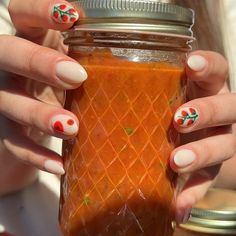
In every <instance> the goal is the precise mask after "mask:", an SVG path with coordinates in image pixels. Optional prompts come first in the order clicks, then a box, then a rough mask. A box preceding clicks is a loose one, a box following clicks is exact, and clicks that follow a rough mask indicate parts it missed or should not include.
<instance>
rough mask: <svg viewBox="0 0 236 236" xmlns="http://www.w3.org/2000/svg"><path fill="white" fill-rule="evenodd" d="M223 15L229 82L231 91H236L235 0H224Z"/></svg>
mask: <svg viewBox="0 0 236 236" xmlns="http://www.w3.org/2000/svg"><path fill="white" fill-rule="evenodd" d="M222 2H223V3H224V8H225V12H224V17H225V22H223V25H222V28H223V30H224V31H225V32H224V36H225V39H224V42H225V43H224V45H225V50H226V54H227V57H228V61H229V66H230V80H231V81H230V83H231V88H232V91H234V92H235V91H236V1H235V0H224V1H222Z"/></svg>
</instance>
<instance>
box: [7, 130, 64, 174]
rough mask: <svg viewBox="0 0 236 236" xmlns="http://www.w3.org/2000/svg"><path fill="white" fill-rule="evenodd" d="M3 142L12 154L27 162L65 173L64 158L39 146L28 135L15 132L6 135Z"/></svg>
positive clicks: (56, 172) (43, 168)
mask: <svg viewBox="0 0 236 236" xmlns="http://www.w3.org/2000/svg"><path fill="white" fill-rule="evenodd" d="M3 144H4V145H5V147H6V149H7V150H8V151H9V152H10V153H11V154H13V155H14V156H15V157H16V158H17V159H18V160H20V161H23V162H24V163H26V164H29V165H33V166H35V167H37V168H38V169H41V170H43V171H47V172H50V173H53V174H58V175H63V174H64V173H65V171H64V169H63V164H62V159H61V157H60V156H59V155H58V154H57V153H55V152H53V151H51V150H49V149H47V148H45V147H42V146H39V145H38V144H36V143H34V142H33V141H32V140H31V139H29V138H28V137H26V136H23V135H20V134H18V133H15V134H14V135H10V136H7V137H5V138H4V139H3Z"/></svg>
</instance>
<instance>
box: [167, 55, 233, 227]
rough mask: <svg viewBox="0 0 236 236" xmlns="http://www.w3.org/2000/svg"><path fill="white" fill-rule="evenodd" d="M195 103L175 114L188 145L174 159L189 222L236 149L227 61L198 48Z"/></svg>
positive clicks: (193, 68) (181, 206)
mask: <svg viewBox="0 0 236 236" xmlns="http://www.w3.org/2000/svg"><path fill="white" fill-rule="evenodd" d="M187 64H188V65H187V68H186V71H187V75H188V78H189V81H188V88H187V97H188V100H189V102H188V103H186V104H184V105H183V106H181V107H180V108H179V109H178V111H177V112H176V114H175V118H174V125H175V127H176V129H177V130H178V131H179V132H180V133H183V134H184V135H183V139H184V143H185V144H184V145H183V146H180V147H178V148H177V149H175V150H174V151H173V153H172V155H171V158H170V165H171V167H172V169H173V170H174V171H175V172H177V173H179V175H180V183H179V185H180V186H179V193H178V196H177V205H176V207H177V208H176V213H177V215H176V217H177V222H178V223H182V222H186V220H187V219H188V217H189V214H190V210H191V208H192V206H193V205H194V204H195V203H196V202H197V201H198V200H200V199H201V198H202V197H203V196H204V195H205V193H206V192H207V190H208V189H209V187H211V186H213V185H214V184H215V183H216V182H217V181H218V179H217V178H218V176H219V175H220V172H221V166H222V163H223V162H225V161H227V160H228V159H230V158H231V157H233V155H234V153H235V152H236V135H235V134H234V132H233V131H232V124H233V123H235V122H236V106H235V104H236V95H235V94H232V93H229V89H228V86H227V83H226V79H227V77H228V66H227V62H226V60H225V59H224V58H223V57H222V56H221V55H219V54H217V53H214V52H204V51H197V52H194V53H192V54H191V55H190V56H189V58H188V63H187Z"/></svg>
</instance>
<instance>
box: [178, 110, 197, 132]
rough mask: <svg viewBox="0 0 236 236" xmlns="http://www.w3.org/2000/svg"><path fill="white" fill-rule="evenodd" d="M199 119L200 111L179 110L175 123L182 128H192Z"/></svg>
mask: <svg viewBox="0 0 236 236" xmlns="http://www.w3.org/2000/svg"><path fill="white" fill-rule="evenodd" d="M198 119H199V113H198V111H197V110H196V109H195V108H193V107H184V108H181V109H179V110H178V111H177V112H176V113H175V116H174V121H175V123H176V124H177V125H178V126H180V127H185V128H186V127H190V126H192V125H194V124H195V123H196V122H197V120H198Z"/></svg>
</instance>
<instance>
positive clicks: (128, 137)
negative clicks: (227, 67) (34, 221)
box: [59, 0, 193, 236]
mask: <svg viewBox="0 0 236 236" xmlns="http://www.w3.org/2000/svg"><path fill="white" fill-rule="evenodd" d="M71 2H72V4H73V5H74V6H75V8H76V9H78V11H79V14H80V19H79V21H78V23H77V24H76V25H75V26H74V27H73V29H71V30H69V31H68V32H67V35H66V39H65V43H66V44H67V45H69V55H70V56H71V57H72V58H74V59H76V60H77V61H78V62H79V63H80V64H81V65H82V66H83V67H84V68H85V69H86V71H87V73H88V79H87V80H86V82H85V83H84V84H83V85H82V86H81V87H80V88H79V89H77V90H73V91H70V92H68V93H67V101H66V108H67V109H69V110H70V111H72V112H73V113H74V114H76V115H77V116H78V119H79V121H80V130H79V134H78V137H77V138H75V139H74V140H70V141H65V142H64V144H63V157H64V165H65V170H66V174H65V175H64V176H63V178H62V184H61V190H62V192H61V200H60V217H59V218H60V225H61V228H62V231H63V233H64V235H65V236H75V235H76V236H77V235H80V236H83V235H86V236H88V235H91V236H93V235H94V236H95V235H96V236H97V235H99V236H100V235H101V236H103V235H111V236H116V235H117V236H118V235H127V236H136V235H147V236H149V235H150V236H171V235H173V226H172V225H174V224H173V220H174V205H175V204H174V203H175V189H174V183H175V180H176V175H175V174H174V173H173V172H172V171H171V170H170V168H169V165H168V159H169V156H170V153H171V151H172V150H173V149H174V148H175V147H176V145H178V142H179V136H178V133H177V132H176V131H175V129H174V128H173V125H172V118H173V114H174V113H175V111H176V109H177V108H178V107H179V106H180V105H181V104H182V103H183V102H184V101H185V87H186V86H185V85H186V76H185V73H184V64H185V60H186V54H187V53H188V52H189V51H190V50H191V46H190V42H191V41H192V40H193V36H192V31H191V26H192V24H193V12H192V11H191V10H190V9H185V8H182V7H179V6H176V5H172V4H167V3H160V2H158V1H155V0H147V1H143V0H117V1H112V0H77V1H71Z"/></svg>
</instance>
